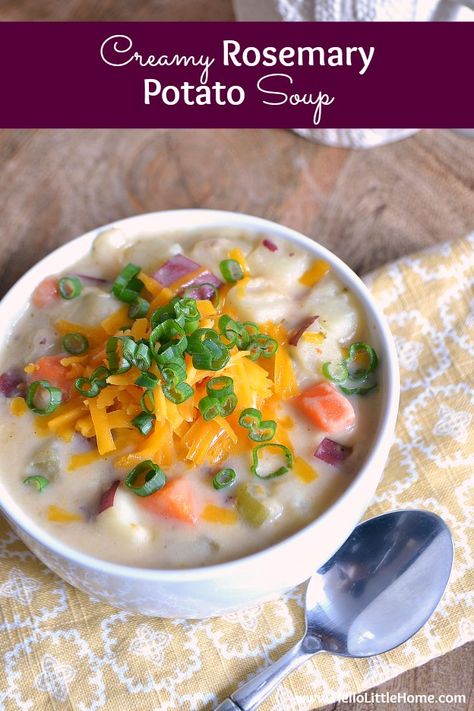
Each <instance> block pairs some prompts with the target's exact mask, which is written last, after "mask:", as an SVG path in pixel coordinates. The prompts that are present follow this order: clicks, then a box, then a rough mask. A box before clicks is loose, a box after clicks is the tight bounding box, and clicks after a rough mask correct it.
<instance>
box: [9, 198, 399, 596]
mask: <svg viewBox="0 0 474 711" xmlns="http://www.w3.org/2000/svg"><path fill="white" fill-rule="evenodd" d="M174 217H176V218H177V222H178V224H177V226H176V227H172V230H170V229H169V228H168V227H165V226H164V225H160V220H161V221H163V220H164V221H165V222H166V220H167V219H169V220H172V219H173V218H174ZM193 217H194V218H198V219H197V222H198V224H197V225H195V226H194V227H193V226H192V225H189V226H188V227H183V225H180V224H179V222H180V219H181V221H182V220H183V219H184V220H186V218H188V219H189V220H192V218H193ZM155 220H156V221H157V225H156V234H157V235H159V234H160V232H162V233H163V232H164V233H168V232H170V231H174V230H176V231H177V232H178V231H181V230H188V229H190V230H192V229H196V230H197V229H203V228H205V226H206V225H205V224H204V223H205V222H206V220H208V221H209V223H210V224H208V225H207V226H208V227H209V228H211V227H212V228H218V227H219V226H220V227H223V228H229V227H231V228H233V227H239V228H242V229H247V230H249V231H253V232H257V231H259V230H261V231H265V232H268V233H269V236H270V237H271V236H272V234H273V236H278V237H280V238H282V239H284V240H285V239H286V240H289V241H292V242H295V243H296V244H299V245H302V246H304V247H305V248H307V249H308V251H310V252H311V253H312V254H314V255H315V256H316V257H319V258H323V259H325V260H326V261H328V262H329V263H330V264H331V267H334V268H335V271H336V273H337V275H338V277H341V276H342V280H343V281H344V282H345V283H347V284H348V286H349V288H350V290H351V291H352V292H353V293H354V294H355V296H356V298H357V300H358V301H359V302H360V304H361V306H362V308H363V310H364V312H365V315H366V319H367V320H368V319H369V318H370V319H371V320H372V323H373V324H374V326H375V330H376V332H377V335H378V337H379V338H380V341H381V346H382V349H383V353H384V358H383V360H382V363H383V366H384V376H383V377H384V389H383V399H382V403H381V414H380V419H379V422H378V425H377V430H376V433H375V435H374V440H373V446H372V449H371V451H370V452H369V453H368V455H367V456H366V459H365V461H364V463H363V465H362V466H361V468H360V469H359V470H358V472H357V474H356V475H355V476H354V478H353V480H352V481H351V482H350V484H349V485H348V486H347V488H346V489H345V490H344V491H343V493H342V494H341V495H340V496H338V497H337V498H336V500H335V501H334V502H333V503H332V504H331V505H330V506H329V507H328V508H327V509H325V510H324V511H323V512H322V513H321V514H320V515H319V516H318V517H317V518H315V519H314V520H313V521H311V522H310V523H308V524H306V525H305V526H304V527H303V528H301V529H298V530H297V531H295V532H294V533H292V534H290V535H289V536H287V537H285V538H283V539H282V540H280V541H277V542H276V543H273V544H271V545H269V546H267V547H266V548H263V549H262V550H258V551H256V552H253V553H250V554H249V555H245V556H243V557H241V558H235V559H232V560H229V561H224V562H221V563H216V564H214V565H209V566H201V567H196V568H179V569H174V568H170V569H167V568H141V567H135V566H131V565H125V564H122V563H114V562H111V561H107V560H104V559H101V558H96V557H94V556H93V555H90V554H88V553H84V552H82V551H80V550H77V549H75V548H73V547H72V546H70V545H68V544H66V543H64V542H62V541H61V540H58V539H56V538H54V536H53V535H52V534H51V533H49V532H48V531H47V530H45V529H44V528H42V526H41V525H40V524H38V523H37V522H36V521H35V519H33V518H31V517H30V516H29V515H28V513H27V512H26V511H25V510H24V509H23V508H22V507H21V506H20V505H19V504H18V503H17V502H16V501H15V499H14V498H13V497H12V496H11V495H10V494H9V492H8V490H7V491H6V493H7V497H6V499H5V498H4V497H3V496H2V497H0V510H1V511H2V512H3V513H4V514H5V515H6V518H7V521H8V522H9V523H11V522H13V523H14V524H16V525H17V526H19V527H20V529H21V530H22V532H24V533H26V534H27V535H28V536H29V537H30V538H32V539H34V540H35V541H36V542H37V543H39V544H40V545H42V546H43V547H45V548H47V549H49V550H50V551H52V552H54V553H55V554H56V555H59V556H61V557H62V558H65V559H67V560H68V561H69V562H72V563H75V564H77V565H80V566H82V567H85V568H88V569H92V570H94V571H97V572H101V573H105V574H109V575H113V576H116V577H120V578H124V577H125V578H133V579H142V580H143V581H147V582H153V581H154V582H160V581H161V582H187V581H189V580H194V581H196V580H208V579H212V578H216V577H221V576H225V577H226V576H228V575H232V574H233V573H235V574H237V573H238V571H239V569H241V568H244V567H246V566H249V565H250V566H254V565H255V564H257V565H258V562H259V561H260V560H261V559H262V558H265V557H267V556H269V555H277V556H278V555H279V554H281V553H282V552H283V551H284V549H285V548H287V547H289V546H297V545H298V543H299V541H300V540H301V539H302V538H305V537H306V536H308V534H309V533H311V532H312V530H313V529H314V528H316V527H317V526H320V525H322V523H323V522H324V521H325V520H326V519H328V518H329V517H330V516H332V515H334V513H335V511H336V510H337V509H338V508H340V507H342V505H343V503H345V501H346V500H347V499H348V498H350V496H351V493H352V492H353V490H354V489H355V488H356V487H357V486H360V483H361V480H362V479H363V478H364V477H366V476H368V473H369V472H370V469H371V467H372V466H373V465H374V463H376V462H377V460H378V458H379V457H380V456H382V457H383V461H384V463H385V459H386V455H387V454H388V450H389V447H390V445H391V442H392V439H393V434H394V430H395V424H396V419H397V413H398V403H399V395H400V383H399V370H398V359H397V354H396V348H395V344H394V340H393V336H392V334H391V332H390V329H389V327H388V323H387V321H386V318H385V316H384V315H383V313H382V311H381V309H380V308H379V306H378V305H377V304H376V303H375V300H374V298H373V296H372V295H371V294H370V292H369V290H368V288H367V287H366V285H365V284H364V283H363V281H362V280H361V279H360V277H359V276H357V274H355V272H353V270H352V269H351V268H350V267H349V266H348V265H347V264H345V262H343V261H342V260H341V259H340V258H339V257H337V256H336V255H335V254H334V253H333V252H331V251H330V250H329V249H327V248H326V247H324V246H323V245H321V244H319V242H316V241H315V240H313V239H311V238H310V237H307V236H306V235H304V234H302V233H301V232H298V231H297V230H294V229H292V228H290V227H287V226H285V225H282V224H280V223H277V222H274V221H271V220H267V219H265V218H262V217H257V216H254V215H249V214H246V213H240V212H235V211H227V210H214V209H207V208H184V209H174V210H160V211H153V212H147V213H141V214H138V215H132V216H130V217H126V218H122V219H118V220H114V221H113V222H110V223H108V224H106V225H102V226H100V227H97V228H95V229H92V230H90V231H88V232H86V233H84V234H82V235H80V236H78V237H76V238H73V239H72V240H69V241H68V242H66V243H64V244H62V245H60V246H59V247H57V248H56V249H54V250H53V251H52V252H49V253H48V254H47V255H45V257H43V258H42V259H40V260H39V261H38V262H37V263H36V264H34V265H33V266H32V267H31V268H30V269H29V270H28V271H27V272H25V274H23V276H21V277H20V279H18V281H17V282H16V283H15V284H14V285H13V286H12V287H11V288H10V289H9V290H8V291H7V293H6V294H5V295H4V297H3V298H2V300H1V301H0V316H1V315H2V313H3V312H5V310H8V307H9V303H10V302H13V301H15V298H16V296H17V294H18V295H19V294H20V293H23V301H25V298H24V294H25V293H26V294H28V297H29V296H31V292H32V289H33V288H34V286H35V285H36V284H37V283H38V278H37V277H36V274H37V272H40V271H41V267H42V266H43V265H44V263H46V262H48V260H52V259H53V258H54V257H56V256H58V253H59V256H60V253H61V251H65V252H69V251H71V250H73V248H74V245H78V244H80V245H81V247H83V246H84V245H85V244H86V243H89V249H90V246H91V245H92V243H93V240H94V238H95V237H96V236H97V235H98V234H100V233H101V232H103V231H104V230H107V229H111V228H115V227H116V228H119V229H121V228H122V227H130V226H132V227H133V224H134V223H138V225H139V224H140V222H147V223H148V222H149V221H155ZM137 237H140V232H139V230H138V231H137ZM72 264H74V262H71V261H70V260H69V261H68V262H67V263H66V264H64V267H65V268H67V267H68V266H69V265H72ZM32 285H33V286H32ZM25 288H26V291H25ZM17 312H18V309H17ZM15 315H16V318H18V317H19V316H18V315H17V314H15ZM5 321H6V326H7V328H5V327H3V326H2V324H1V322H0V339H1V338H4V337H5V336H8V335H9V330H10V329H11V327H12V326H13V324H14V323H15V320H14V319H11V317H10V318H8V317H7V318H6V319H5ZM382 473H383V467H382V468H381V472H380V477H381V476H382ZM380 477H379V479H380ZM0 485H1V481H0ZM3 488H4V489H5V487H3ZM364 510H365V508H364Z"/></svg>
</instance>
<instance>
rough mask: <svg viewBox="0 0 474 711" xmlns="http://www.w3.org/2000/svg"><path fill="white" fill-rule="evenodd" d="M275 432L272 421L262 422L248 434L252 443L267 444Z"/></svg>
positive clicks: (274, 423)
mask: <svg viewBox="0 0 474 711" xmlns="http://www.w3.org/2000/svg"><path fill="white" fill-rule="evenodd" d="M275 432H276V422H274V420H263V421H262V422H261V423H260V424H259V425H258V427H253V428H252V429H251V430H250V432H249V439H251V440H253V442H268V441H269V440H270V439H273V437H274V436H275Z"/></svg>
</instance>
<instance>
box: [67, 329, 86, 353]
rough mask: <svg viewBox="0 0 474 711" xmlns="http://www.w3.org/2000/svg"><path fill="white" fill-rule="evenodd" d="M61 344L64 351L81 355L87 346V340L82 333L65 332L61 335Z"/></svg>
mask: <svg viewBox="0 0 474 711" xmlns="http://www.w3.org/2000/svg"><path fill="white" fill-rule="evenodd" d="M62 345H63V348H64V350H65V351H67V352H68V353H72V354H73V355H81V353H85V352H86V350H87V349H88V348H89V341H88V340H87V338H86V337H85V336H83V335H82V333H66V335H65V336H63V337H62Z"/></svg>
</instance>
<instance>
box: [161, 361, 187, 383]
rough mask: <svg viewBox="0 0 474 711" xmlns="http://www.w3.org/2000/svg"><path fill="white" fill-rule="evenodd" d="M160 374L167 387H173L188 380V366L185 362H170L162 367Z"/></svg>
mask: <svg viewBox="0 0 474 711" xmlns="http://www.w3.org/2000/svg"><path fill="white" fill-rule="evenodd" d="M160 373H161V375H162V377H163V380H164V381H165V383H166V385H168V386H173V385H178V383H182V382H183V380H186V366H185V363H184V360H181V361H173V360H171V361H169V362H168V363H164V364H163V365H160Z"/></svg>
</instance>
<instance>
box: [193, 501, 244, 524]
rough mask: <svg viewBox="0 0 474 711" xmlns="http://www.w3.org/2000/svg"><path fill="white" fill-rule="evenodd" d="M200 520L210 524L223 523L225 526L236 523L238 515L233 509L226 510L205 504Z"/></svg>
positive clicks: (222, 507)
mask: <svg viewBox="0 0 474 711" xmlns="http://www.w3.org/2000/svg"><path fill="white" fill-rule="evenodd" d="M201 518H202V519H203V520H204V521H209V522H210V523H223V524H225V525H229V524H234V523H237V521H238V519H239V515H238V513H237V511H234V510H233V509H226V508H225V507H224V506H215V505H214V504H206V506H205V507H204V508H203V510H202V512H201Z"/></svg>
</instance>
